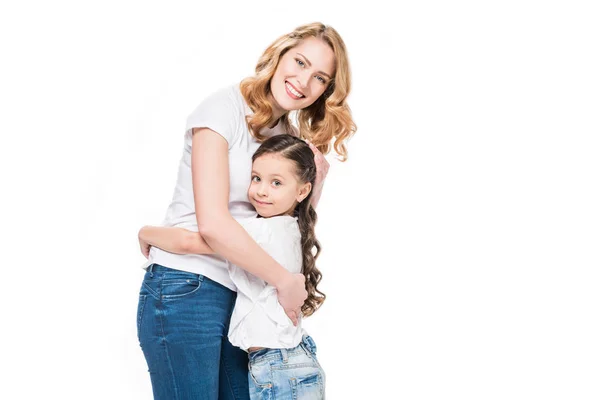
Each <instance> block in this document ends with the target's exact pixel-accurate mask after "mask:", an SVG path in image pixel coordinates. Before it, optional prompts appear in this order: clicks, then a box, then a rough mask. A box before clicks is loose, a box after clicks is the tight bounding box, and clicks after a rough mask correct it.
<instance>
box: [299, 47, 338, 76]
mask: <svg viewBox="0 0 600 400" xmlns="http://www.w3.org/2000/svg"><path fill="white" fill-rule="evenodd" d="M296 54H298V55H299V56H300V57H302V58H304V61H306V63H307V64H308V66H309V67H312V63H311V62H310V61H308V58H306V57H304V54H302V53H296ZM317 72H318V73H319V74H322V75H325V76H326V77H328V78H329V79H331V76H330V75H329V74H328V73H327V72H323V71H317Z"/></svg>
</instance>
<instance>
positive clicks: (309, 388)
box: [290, 370, 325, 400]
mask: <svg viewBox="0 0 600 400" xmlns="http://www.w3.org/2000/svg"><path fill="white" fill-rule="evenodd" d="M290 386H291V388H292V398H293V399H311V400H319V399H323V398H324V393H325V387H324V381H323V376H322V374H321V371H319V370H316V371H314V373H312V374H309V375H306V376H301V377H293V378H290Z"/></svg>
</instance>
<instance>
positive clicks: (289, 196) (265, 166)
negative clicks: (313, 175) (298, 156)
mask: <svg viewBox="0 0 600 400" xmlns="http://www.w3.org/2000/svg"><path fill="white" fill-rule="evenodd" d="M310 190H311V184H310V182H307V183H302V182H300V181H299V180H298V176H297V174H296V166H295V164H294V162H293V161H290V160H288V159H287V158H284V157H282V156H280V155H279V154H264V155H262V156H260V157H258V158H257V159H256V160H255V161H254V163H252V181H251V182H250V187H249V188H248V199H249V200H250V203H251V204H252V205H253V206H254V208H255V209H256V212H258V214H259V215H261V216H262V217H265V218H268V217H273V216H276V215H284V214H287V215H292V214H293V212H294V209H295V208H296V205H297V204H298V202H300V201H302V200H304V199H305V198H306V196H308V194H309V193H310Z"/></svg>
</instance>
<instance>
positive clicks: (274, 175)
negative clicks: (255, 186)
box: [252, 170, 285, 181]
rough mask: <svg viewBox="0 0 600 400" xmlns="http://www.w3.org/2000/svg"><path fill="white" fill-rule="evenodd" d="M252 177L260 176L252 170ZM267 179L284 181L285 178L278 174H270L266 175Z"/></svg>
mask: <svg viewBox="0 0 600 400" xmlns="http://www.w3.org/2000/svg"><path fill="white" fill-rule="evenodd" d="M252 175H260V174H259V173H258V172H256V171H255V170H252ZM268 177H269V178H278V179H279V180H281V181H284V180H285V178H284V177H283V176H282V175H279V174H271V175H268Z"/></svg>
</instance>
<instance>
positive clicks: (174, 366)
mask: <svg viewBox="0 0 600 400" xmlns="http://www.w3.org/2000/svg"><path fill="white" fill-rule="evenodd" d="M235 298H236V293H235V292H232V291H231V290H229V289H227V288H226V287H224V286H222V285H220V284H218V283H216V282H214V281H212V280H210V279H209V278H207V277H205V276H202V275H198V274H193V273H189V272H184V271H177V270H174V269H170V268H166V267H163V266H161V265H158V264H152V265H150V266H149V267H148V269H147V272H146V274H145V276H144V281H143V283H142V288H141V290H140V300H139V303H138V313H137V330H138V339H139V341H140V346H141V347H142V350H143V352H144V356H145V357H146V362H147V363H148V370H149V372H150V378H151V380H152V391H153V393H154V399H158V400H187V399H203V400H217V399H220V400H223V399H227V400H229V399H235V400H241V399H244V400H248V399H249V394H248V354H247V353H246V352H244V351H243V350H240V349H239V348H237V347H234V346H232V345H231V343H229V340H228V339H227V332H228V330H229V319H230V317H231V312H232V310H233V306H234V304H235Z"/></svg>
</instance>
